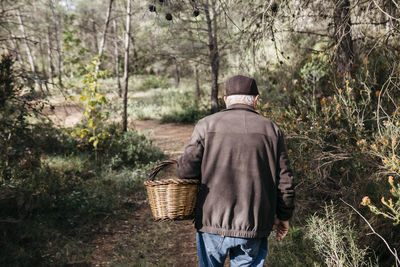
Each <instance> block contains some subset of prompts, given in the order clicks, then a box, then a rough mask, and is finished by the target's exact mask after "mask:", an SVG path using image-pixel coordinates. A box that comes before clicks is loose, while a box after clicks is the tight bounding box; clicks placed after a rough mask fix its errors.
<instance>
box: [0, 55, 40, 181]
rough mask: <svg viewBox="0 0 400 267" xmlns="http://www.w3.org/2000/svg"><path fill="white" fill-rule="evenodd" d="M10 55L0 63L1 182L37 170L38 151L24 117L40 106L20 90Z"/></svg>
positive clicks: (38, 165) (24, 175)
mask: <svg viewBox="0 0 400 267" xmlns="http://www.w3.org/2000/svg"><path fill="white" fill-rule="evenodd" d="M13 63H14V61H13V59H12V57H11V56H3V57H2V58H1V61H0V77H1V79H0V183H1V182H5V181H10V180H15V179H16V180H18V179H21V178H26V177H29V176H30V175H31V173H32V172H35V171H36V170H37V169H38V168H39V167H40V161H39V151H38V149H37V147H36V144H35V140H34V139H33V138H32V130H31V125H30V124H29V123H28V122H27V117H29V116H31V115H35V114H39V113H40V110H41V105H40V103H39V104H37V102H33V101H32V100H33V99H32V93H33V92H25V91H23V90H22V86H20V85H19V84H18V81H17V77H16V76H15V75H14V71H13V68H12V66H13Z"/></svg>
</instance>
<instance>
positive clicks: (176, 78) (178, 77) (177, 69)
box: [174, 60, 181, 86]
mask: <svg viewBox="0 0 400 267" xmlns="http://www.w3.org/2000/svg"><path fill="white" fill-rule="evenodd" d="M174 74H175V85H176V86H178V85H179V82H180V81H181V77H180V74H179V66H178V61H177V60H175V71H174Z"/></svg>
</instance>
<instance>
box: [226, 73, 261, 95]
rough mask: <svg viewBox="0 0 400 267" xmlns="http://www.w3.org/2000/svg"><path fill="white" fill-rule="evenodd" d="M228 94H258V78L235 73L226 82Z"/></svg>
mask: <svg viewBox="0 0 400 267" xmlns="http://www.w3.org/2000/svg"><path fill="white" fill-rule="evenodd" d="M225 90H226V95H227V96H229V95H258V94H259V93H258V89H257V84H256V80H254V79H252V78H249V77H246V76H243V75H235V76H233V77H231V78H229V79H228V80H226V84H225Z"/></svg>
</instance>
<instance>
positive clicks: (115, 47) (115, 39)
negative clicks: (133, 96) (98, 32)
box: [113, 19, 122, 97]
mask: <svg viewBox="0 0 400 267" xmlns="http://www.w3.org/2000/svg"><path fill="white" fill-rule="evenodd" d="M113 31H114V35H115V37H114V57H115V75H116V76H117V84H118V96H119V97H122V87H121V79H120V77H119V76H120V75H119V47H118V32H117V22H116V21H115V19H114V20H113Z"/></svg>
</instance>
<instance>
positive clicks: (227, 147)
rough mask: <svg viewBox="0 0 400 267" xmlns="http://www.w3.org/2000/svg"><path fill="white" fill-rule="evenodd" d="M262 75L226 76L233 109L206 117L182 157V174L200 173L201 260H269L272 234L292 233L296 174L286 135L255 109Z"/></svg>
mask: <svg viewBox="0 0 400 267" xmlns="http://www.w3.org/2000/svg"><path fill="white" fill-rule="evenodd" d="M258 95H259V93H258V88H257V85H256V81H255V80H254V79H252V78H248V77H245V76H241V75H237V76H233V77H231V78H229V79H228V80H227V81H226V97H225V102H226V105H227V109H225V110H223V111H221V112H218V113H216V114H213V115H210V116H207V117H205V118H203V119H202V120H200V121H199V122H198V123H197V125H196V127H195V129H194V131H193V134H192V137H191V140H190V143H189V144H188V145H187V146H186V148H185V152H184V154H183V155H182V156H181V157H180V158H179V160H178V164H177V173H178V176H179V177H181V178H199V179H200V180H201V187H200V191H199V194H198V200H197V204H196V212H195V227H196V229H197V251H198V255H199V265H200V266H223V265H224V262H225V259H226V256H227V254H228V252H229V255H230V262H231V266H263V264H264V261H265V257H266V255H267V250H268V240H267V237H268V235H269V234H270V232H271V230H273V229H276V231H277V232H276V239H277V240H278V241H280V240H281V239H282V238H284V237H285V236H286V234H287V231H288V229H289V219H290V217H291V216H292V213H293V209H294V185H293V175H292V171H291V169H290V166H289V158H288V154H287V150H286V146H285V141H284V136H283V133H282V131H281V130H280V129H279V128H278V126H277V125H276V124H275V123H273V122H272V121H270V120H269V119H266V118H264V117H262V116H260V115H259V114H258V113H257V112H256V111H255V106H256V101H257V98H258Z"/></svg>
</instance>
